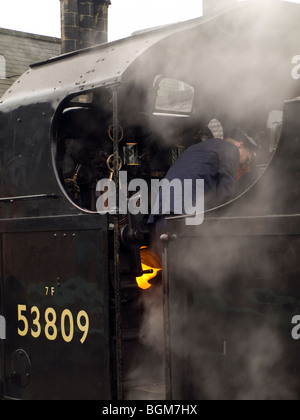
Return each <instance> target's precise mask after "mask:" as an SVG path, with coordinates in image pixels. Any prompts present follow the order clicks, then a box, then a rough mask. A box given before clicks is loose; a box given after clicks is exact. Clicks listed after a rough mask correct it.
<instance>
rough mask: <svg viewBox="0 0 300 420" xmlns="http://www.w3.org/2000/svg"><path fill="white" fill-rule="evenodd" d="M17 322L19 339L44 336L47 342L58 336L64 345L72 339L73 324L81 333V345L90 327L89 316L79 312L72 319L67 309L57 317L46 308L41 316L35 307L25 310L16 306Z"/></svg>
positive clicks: (23, 307)
mask: <svg viewBox="0 0 300 420" xmlns="http://www.w3.org/2000/svg"><path fill="white" fill-rule="evenodd" d="M29 313H30V316H28V314H29ZM18 322H19V328H18V334H19V335H20V336H21V337H25V336H26V335H27V334H29V333H30V334H31V336H32V337H33V338H39V337H40V336H41V335H42V334H44V335H45V337H46V339H47V340H49V341H54V340H56V339H57V337H58V336H59V334H60V335H61V337H62V339H63V340H64V341H65V342H66V343H70V342H71V341H73V339H74V332H75V323H76V327H77V328H78V330H79V331H80V332H81V333H82V336H81V338H80V342H81V344H83V343H84V342H85V340H86V338H87V336H88V332H89V327H90V321H89V316H88V314H87V313H86V312H85V311H79V312H78V314H77V316H76V317H75V319H74V316H73V314H72V312H71V311H70V310H69V309H65V310H63V312H62V313H61V315H60V317H58V316H57V313H56V311H55V309H53V308H47V309H46V310H45V313H43V314H41V312H40V310H39V308H38V307H37V306H33V307H32V308H27V306H26V305H18Z"/></svg>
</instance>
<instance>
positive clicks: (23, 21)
mask: <svg viewBox="0 0 300 420" xmlns="http://www.w3.org/2000/svg"><path fill="white" fill-rule="evenodd" d="M239 1H240V0H239ZM292 1H293V2H294V3H300V0H292ZM111 3H112V4H111V6H110V7H109V29H108V38H109V41H114V40H116V39H120V38H124V37H126V36H129V35H131V33H132V32H134V31H136V30H139V29H145V28H150V27H154V26H160V25H164V24H168V23H175V22H179V21H184V20H188V19H193V18H197V17H199V16H201V15H202V0H111ZM12 4H13V7H12ZM0 28H6V29H14V30H16V31H23V32H31V33H35V34H39V35H48V36H54V37H58V38H59V37H60V0H13V2H12V1H7V0H0Z"/></svg>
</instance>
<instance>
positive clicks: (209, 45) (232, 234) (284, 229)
mask: <svg viewBox="0 0 300 420" xmlns="http://www.w3.org/2000/svg"><path fill="white" fill-rule="evenodd" d="M299 22H300V6H299V5H297V4H294V3H288V2H279V1H273V2H263V5H262V2H249V4H248V3H247V2H246V3H241V4H239V5H238V6H236V7H234V8H232V9H229V10H227V11H223V12H220V13H219V14H216V15H213V16H207V17H203V18H199V19H195V20H192V21H188V22H184V23H179V24H175V25H170V26H166V27H163V28H158V29H154V30H148V31H142V32H139V33H135V34H134V35H133V36H131V37H129V38H127V39H124V40H120V41H117V42H113V43H109V44H104V45H100V46H96V47H94V48H90V49H86V50H82V51H78V52H74V53H70V54H66V55H62V56H59V57H55V58H53V59H50V60H48V61H46V62H43V63H37V64H34V65H32V66H31V68H30V69H29V70H28V71H27V72H26V73H25V74H24V75H22V76H21V77H20V78H19V79H18V80H17V81H16V82H15V83H14V85H13V86H12V87H11V88H10V89H9V90H8V91H7V92H6V94H5V95H4V96H3V97H2V98H1V99H0V238H1V240H0V250H1V253H0V255H1V257H0V268H1V270H0V292H1V300H0V314H1V316H3V317H4V318H5V322H6V339H5V340H1V341H0V395H1V397H2V398H5V399H102V400H103V399H116V398H118V399H123V398H152V399H158V398H176V399H186V398H187V399H192V398H195V399H217V398H218V399H238V398H240V399H246V398H263V399H272V398H277V399H279V398H282V399H289V398H295V399H298V398H299V395H300V384H299V379H298V375H297V369H298V367H299V362H298V360H299V355H298V349H299V343H298V341H297V340H295V339H294V338H295V337H296V338H297V334H296V333H295V331H294V334H293V335H294V338H293V336H292V330H293V328H295V327H296V328H297V325H295V324H292V321H293V319H294V320H295V318H294V317H295V316H297V315H299V313H300V307H299V306H300V303H299V302H300V292H299V290H300V289H299V287H298V277H299V265H298V261H297V259H298V256H299V227H300V226H299V217H300V216H299V207H300V204H299V163H300V162H299V159H300V158H299V151H300V140H299V132H300V131H299V129H300V127H299V111H300V108H299V107H300V102H299V99H297V98H298V97H299V96H300V84H299V79H300V49H299V45H298V39H299V36H300V27H299ZM237 125H238V126H240V127H242V128H243V130H244V131H245V132H247V133H248V135H249V136H251V137H253V138H254V139H255V141H256V143H257V144H258V145H259V147H258V150H257V154H256V159H255V161H254V162H253V163H252V168H251V171H250V172H249V174H248V176H246V177H244V178H243V180H242V182H240V183H239V192H238V195H237V197H236V198H235V199H234V200H232V201H231V202H230V203H227V204H226V205H223V206H222V207H220V208H216V209H209V210H208V211H207V212H206V213H205V217H204V223H203V224H202V225H199V226H197V227H190V226H186V223H185V220H184V218H182V217H178V218H170V219H169V220H168V221H167V228H166V232H165V235H163V237H162V239H163V255H162V256H163V259H162V265H160V261H159V258H158V257H159V256H158V255H155V254H154V252H153V249H151V238H152V237H153V235H152V231H151V230H152V228H151V226H149V225H148V224H147V223H146V221H147V216H146V215H143V214H137V215H131V214H126V212H125V214H123V213H122V214H119V213H118V211H117V209H116V211H115V212H111V214H106V215H103V214H99V213H98V212H97V202H98V199H99V197H98V193H99V191H97V185H98V182H99V180H101V179H106V178H109V179H110V180H111V182H114V183H115V186H116V191H117V194H118V195H120V187H122V186H120V183H119V172H120V171H121V170H122V171H126V173H127V177H128V181H130V180H134V179H137V178H138V179H143V180H144V181H145V182H146V183H147V185H149V186H150V184H151V181H152V180H153V179H157V180H160V179H163V178H164V176H165V174H166V172H167V171H168V169H169V168H170V166H171V165H172V163H173V162H174V161H175V160H176V159H177V158H178V157H179V156H180V154H181V153H182V151H183V150H184V149H185V148H187V147H189V146H190V145H192V144H194V143H196V142H199V141H205V139H206V138H207V136H210V135H212V134H213V135H215V136H219V137H222V135H223V128H224V127H230V126H237ZM149 191H150V189H149ZM127 198H128V199H129V198H130V197H127ZM150 202H151V200H149V203H150ZM147 247H148V248H147ZM141 248H142V249H141ZM161 268H162V272H161V271H160V269H161ZM153 272H154V273H153ZM156 273H158V274H157V276H156V278H152V280H151V281H150V284H146V286H143V285H142V287H148V286H150V285H151V283H153V285H152V286H151V287H150V288H148V289H147V290H143V289H142V288H141V287H139V285H138V283H137V281H136V278H137V277H138V278H140V277H142V276H143V275H145V274H146V275H149V274H150V275H152V277H153V274H156ZM160 280H162V287H161V285H160ZM140 286H141V284H140ZM161 289H162V291H163V296H162V297H161V295H160V293H159V292H160V290H161ZM162 298H163V299H162ZM160 299H162V300H163V302H164V305H163V317H162V318H160V317H159V311H160V310H161V304H160V302H161V301H160ZM145 302H146V304H145ZM146 306H147V308H146ZM149 308H150V310H149ZM151 308H152V309H151ZM147 317H149V319H147ZM152 317H154V319H155V322H153V323H152V322H151V321H152ZM142 325H143V332H142V334H141V326H142ZM145 326H146V328H145ZM154 326H155V328H156V327H157V334H156V330H154V331H153V330H152V329H153V328H154ZM162 332H163V333H162ZM147 333H149V336H148V337H147V339H146V340H145V335H147ZM161 333H162V334H163V336H162V339H161V340H157V341H155V338H157V335H159V334H161ZM154 341H155V343H154ZM152 344H153V345H152ZM146 364H148V365H150V366H151V369H148V370H147V369H146V367H145V366H146ZM163 366H164V368H165V369H162V367H163ZM138 371H139V372H138ZM141 372H142V374H140V373H141ZM145 372H148V373H149V372H150V373H151V374H150V375H149V377H148V376H147V375H148V374H146V373H145ZM157 384H160V385H161V386H158V385H157Z"/></svg>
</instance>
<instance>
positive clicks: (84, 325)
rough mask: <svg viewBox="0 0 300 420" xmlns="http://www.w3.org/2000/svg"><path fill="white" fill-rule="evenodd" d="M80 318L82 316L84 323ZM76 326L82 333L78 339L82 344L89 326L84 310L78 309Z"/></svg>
mask: <svg viewBox="0 0 300 420" xmlns="http://www.w3.org/2000/svg"><path fill="white" fill-rule="evenodd" d="M82 318H84V323H82V322H81V319H82ZM77 326H78V328H79V329H80V331H81V332H83V333H84V334H83V336H82V337H81V340H80V342H81V344H83V343H84V342H85V340H86V337H87V335H88V332H89V328H90V320H89V317H88V314H87V313H86V312H84V311H80V312H79V314H78V315H77Z"/></svg>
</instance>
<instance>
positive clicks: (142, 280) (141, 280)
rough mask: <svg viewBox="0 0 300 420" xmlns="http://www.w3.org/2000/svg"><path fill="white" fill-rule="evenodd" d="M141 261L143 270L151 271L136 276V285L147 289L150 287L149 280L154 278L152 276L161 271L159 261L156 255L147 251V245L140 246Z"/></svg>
mask: <svg viewBox="0 0 300 420" xmlns="http://www.w3.org/2000/svg"><path fill="white" fill-rule="evenodd" d="M141 262H142V269H143V271H149V270H152V271H153V273H147V274H144V275H142V276H141V277H136V281H137V284H138V286H139V287H140V288H141V289H143V290H147V289H149V288H150V287H151V284H150V283H149V281H150V280H152V279H154V277H156V276H157V273H158V272H159V271H161V268H160V265H161V263H160V260H159V258H158V257H157V255H155V254H154V253H153V252H151V251H149V250H148V249H147V247H143V248H141Z"/></svg>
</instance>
